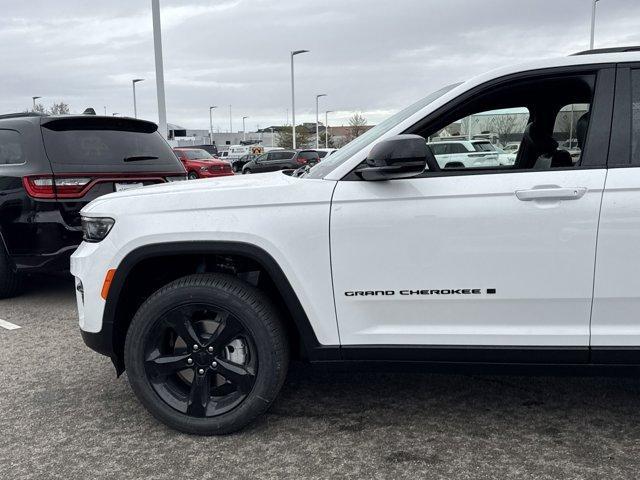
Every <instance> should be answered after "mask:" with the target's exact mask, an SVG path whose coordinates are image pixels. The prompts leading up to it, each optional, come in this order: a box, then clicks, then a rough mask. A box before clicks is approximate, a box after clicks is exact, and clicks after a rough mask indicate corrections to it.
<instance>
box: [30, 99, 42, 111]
mask: <svg viewBox="0 0 640 480" xmlns="http://www.w3.org/2000/svg"><path fill="white" fill-rule="evenodd" d="M31 98H32V99H33V111H34V112H35V111H36V100H38V99H39V98H42V97H31Z"/></svg>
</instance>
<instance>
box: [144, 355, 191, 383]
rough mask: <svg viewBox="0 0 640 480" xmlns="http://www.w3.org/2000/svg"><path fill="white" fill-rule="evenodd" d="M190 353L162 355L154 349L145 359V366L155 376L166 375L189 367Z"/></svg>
mask: <svg viewBox="0 0 640 480" xmlns="http://www.w3.org/2000/svg"><path fill="white" fill-rule="evenodd" d="M187 358H188V355H160V353H159V352H158V351H157V350H154V351H153V352H152V353H151V354H150V355H149V356H148V357H147V359H146V360H145V366H146V367H147V369H148V370H149V371H150V372H151V373H152V374H153V376H155V377H166V376H168V375H172V374H174V373H177V372H179V371H180V370H185V369H187V368H189V366H188V365H187Z"/></svg>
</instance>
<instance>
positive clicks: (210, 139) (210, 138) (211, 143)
mask: <svg viewBox="0 0 640 480" xmlns="http://www.w3.org/2000/svg"><path fill="white" fill-rule="evenodd" d="M214 108H218V106H217V105H214V106H213V107H209V145H213V117H212V116H211V111H212V110H213V109H214Z"/></svg>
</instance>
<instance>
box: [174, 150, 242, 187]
mask: <svg viewBox="0 0 640 480" xmlns="http://www.w3.org/2000/svg"><path fill="white" fill-rule="evenodd" d="M173 151H174V153H175V154H176V156H177V157H178V159H180V161H181V162H182V164H183V165H184V168H185V169H186V170H187V176H188V178H189V180H195V179H196V178H209V177H225V176H227V175H233V171H232V170H231V165H229V162H227V161H225V160H220V159H219V158H216V157H214V156H213V155H211V154H210V153H209V152H207V151H205V150H202V149H200V148H187V147H178V148H174V149H173Z"/></svg>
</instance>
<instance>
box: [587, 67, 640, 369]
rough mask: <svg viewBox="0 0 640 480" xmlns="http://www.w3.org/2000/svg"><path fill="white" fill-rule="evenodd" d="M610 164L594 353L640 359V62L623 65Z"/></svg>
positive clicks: (616, 359)
mask: <svg viewBox="0 0 640 480" xmlns="http://www.w3.org/2000/svg"><path fill="white" fill-rule="evenodd" d="M608 166H609V170H608V174H607V181H606V185H605V191H604V195H603V198H602V209H601V215H600V228H599V234H598V253H597V258H596V269H595V283H594V298H593V315H592V319H591V348H592V358H593V361H594V362H605V363H609V362H611V363H640V350H638V347H639V346H640V270H639V267H638V266H639V265H640V64H636V65H630V64H626V65H620V66H619V67H618V71H617V78H616V101H615V108H614V115H613V123H612V133H611V144H610V148H609V164H608Z"/></svg>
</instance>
